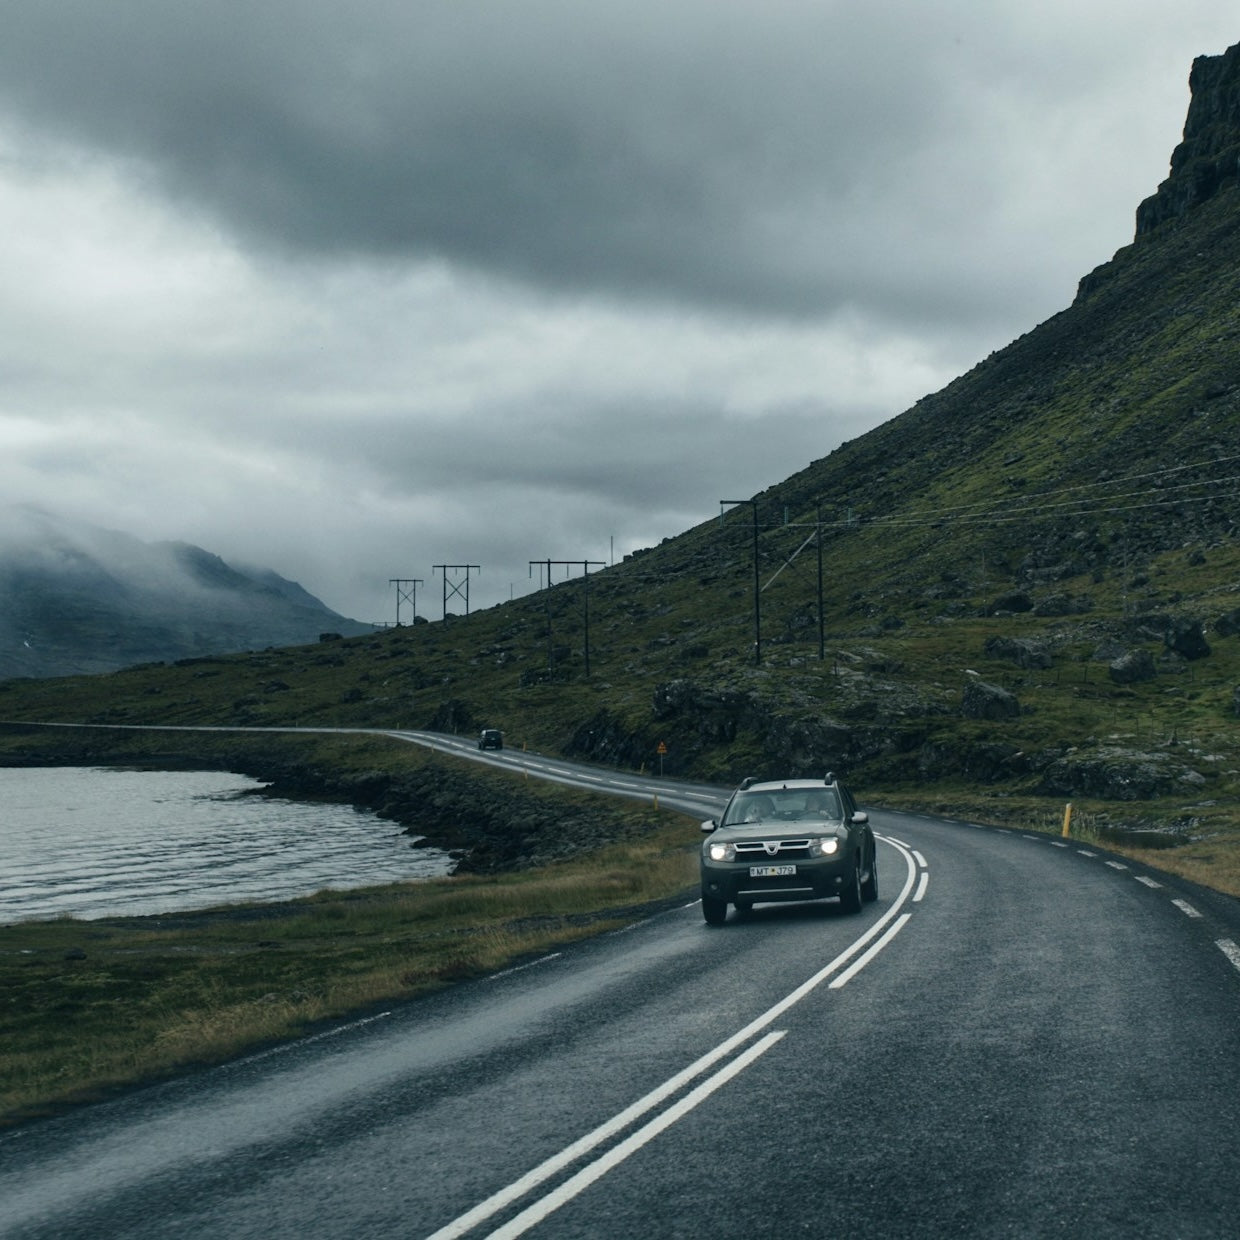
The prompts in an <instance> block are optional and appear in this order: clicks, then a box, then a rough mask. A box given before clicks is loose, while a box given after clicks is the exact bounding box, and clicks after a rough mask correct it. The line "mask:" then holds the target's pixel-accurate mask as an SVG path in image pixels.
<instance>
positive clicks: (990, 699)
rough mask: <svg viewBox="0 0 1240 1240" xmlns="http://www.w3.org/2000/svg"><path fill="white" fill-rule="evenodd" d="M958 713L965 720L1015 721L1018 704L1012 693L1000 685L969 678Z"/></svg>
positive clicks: (1017, 715) (1017, 714)
mask: <svg viewBox="0 0 1240 1240" xmlns="http://www.w3.org/2000/svg"><path fill="white" fill-rule="evenodd" d="M960 713H961V714H962V715H963V716H964V717H965V718H966V719H992V720H1002V719H1016V718H1018V717H1019V715H1020V702H1019V701H1018V700H1017V698H1016V695H1015V694H1014V693H1009V692H1008V691H1007V690H1006V689H1004V688H1002V687H1001V686H1000V685H992V684H987V683H986V681H984V680H981V679H978V678H970V680H969V681H968V683H967V684H966V685H965V687H964V693H963V694H962V695H961V699H960Z"/></svg>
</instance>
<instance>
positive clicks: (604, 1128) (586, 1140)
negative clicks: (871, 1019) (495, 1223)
mask: <svg viewBox="0 0 1240 1240" xmlns="http://www.w3.org/2000/svg"><path fill="white" fill-rule="evenodd" d="M878 838H880V839H882V840H884V842H885V843H891V842H892V841H890V840H889V839H887V838H886V837H885V836H879V837H878ZM896 848H897V851H898V852H899V853H900V854H901V856H903V857H904V862H905V866H906V867H907V872H906V875H905V880H904V887H903V888H902V889H901V891H900V894H899V896H897V897H896V900H895V902H894V903H893V904H892V906H891V908H889V909H888V910H887V911H886V912H885V913H884V914H883V915H882V917H880V918H879V919H878V920H877V921H876V922H875V923H874V924H873V925H872V926H870V927H869V928H868V929H867V930H866V931H865V933H864V934H861V935H859V936H858V937H857V938H856V939H854V940H853V942H852V943H850V944H849V945H848V946H847V947H846V948H845V949H844V950H843V951H842V952H840V954H839V955H838V956H836V957H835V959H834V960H832V961H831V962H830V963H829V964H826V965H824V966H823V967H822V968H821V969H819V970H818V972H817V973H815V974H814V975H813V976H812V977H810V978H809V979H807V980H806V981H804V982H802V983H801V984H800V985H799V986H798V987H796V988H795V989H794V990H792V991H790V992H789V993H788V994H786V995H785V996H784V997H783V998H782V999H781V1000H780V1001H779V1002H778V1003H776V1004H774V1005H773V1006H772V1007H769V1008H767V1010H766V1011H765V1012H763V1013H762V1014H761V1015H760V1016H758V1017H756V1018H755V1019H754V1020H751V1021H750V1022H749V1024H747V1025H746V1026H745V1027H744V1028H743V1029H739V1030H737V1032H736V1033H734V1034H732V1035H731V1036H730V1037H728V1038H725V1039H724V1040H723V1041H722V1042H720V1043H719V1044H718V1045H717V1046H715V1047H714V1048H713V1049H711V1050H709V1051H707V1052H706V1054H705V1055H703V1056H701V1058H699V1059H697V1060H696V1061H695V1062H694V1063H691V1064H690V1065H689V1066H688V1067H687V1068H683V1069H681V1071H680V1072H677V1073H676V1074H675V1075H674V1076H671V1077H669V1078H668V1079H667V1080H666V1081H664V1082H663V1084H662V1085H659V1086H657V1087H656V1088H655V1089H652V1090H651V1091H650V1093H648V1094H646V1095H645V1097H643V1098H639V1099H638V1100H637V1101H636V1102H634V1103H633V1104H632V1105H630V1106H628V1107H626V1108H625V1109H624V1110H623V1111H621V1112H619V1114H617V1115H615V1116H613V1117H612V1118H611V1119H609V1120H606V1121H605V1122H604V1123H602V1124H600V1125H599V1126H598V1127H597V1128H595V1129H594V1130H593V1131H592V1132H588V1133H586V1134H585V1136H583V1137H579V1138H578V1139H577V1140H576V1141H574V1142H572V1144H570V1145H567V1146H565V1147H564V1149H562V1150H560V1152H559V1153H558V1154H553V1155H552V1156H551V1157H550V1158H548V1159H546V1160H545V1161H543V1162H541V1163H540V1164H539V1165H538V1166H537V1167H534V1168H533V1169H532V1170H530V1171H527V1172H526V1173H525V1175H523V1176H521V1177H520V1178H519V1179H517V1180H514V1181H513V1182H512V1183H511V1184H509V1185H508V1186H507V1187H506V1188H501V1189H500V1190H499V1191H498V1192H496V1193H493V1194H492V1195H491V1196H490V1197H488V1198H486V1200H484V1201H480V1202H479V1203H478V1204H477V1205H476V1206H474V1207H473V1208H472V1209H470V1210H467V1211H466V1212H465V1213H464V1214H461V1215H459V1216H458V1217H457V1218H455V1219H453V1220H452V1221H451V1222H450V1223H447V1224H446V1225H445V1226H443V1227H441V1228H440V1229H439V1230H438V1231H436V1232H433V1233H432V1234H431V1235H430V1236H428V1237H427V1240H455V1238H456V1237H459V1236H463V1235H464V1234H465V1233H466V1232H468V1231H470V1230H471V1229H473V1228H474V1227H477V1226H478V1225H479V1224H480V1223H482V1222H484V1221H485V1220H486V1219H488V1218H491V1217H492V1216H493V1215H495V1214H498V1213H499V1212H500V1211H501V1210H503V1209H506V1208H507V1207H508V1206H510V1205H512V1204H513V1203H514V1202H516V1201H518V1200H520V1199H521V1198H522V1197H524V1196H525V1195H526V1194H527V1193H530V1192H533V1190H534V1189H536V1188H537V1187H538V1186H539V1185H540V1184H543V1183H545V1182H546V1181H547V1180H549V1179H550V1178H551V1177H552V1176H554V1175H557V1174H558V1173H559V1172H561V1171H563V1170H564V1169H565V1168H566V1167H568V1166H569V1165H570V1164H572V1163H574V1162H576V1161H577V1159H579V1158H582V1157H584V1156H585V1155H586V1154H588V1153H590V1151H591V1150H593V1149H595V1148H597V1147H598V1146H600V1145H602V1144H603V1142H604V1141H609V1140H611V1139H612V1138H613V1137H615V1136H618V1135H619V1134H620V1133H621V1132H622V1131H623V1130H624V1129H625V1128H627V1127H628V1126H629V1125H630V1124H632V1123H634V1122H635V1121H636V1120H638V1119H640V1118H641V1117H642V1116H643V1115H645V1114H646V1113H647V1112H648V1111H652V1110H654V1109H655V1108H656V1107H658V1106H662V1105H663V1103H665V1102H666V1101H667V1100H668V1099H669V1098H671V1097H672V1096H673V1095H674V1094H676V1093H678V1092H679V1091H680V1090H681V1089H683V1088H684V1086H686V1085H687V1084H688V1083H689V1082H690V1081H692V1080H693V1079H695V1078H696V1077H699V1076H701V1075H702V1073H703V1072H706V1071H707V1070H708V1069H710V1068H712V1067H713V1066H714V1065H715V1064H716V1063H718V1062H719V1061H720V1060H721V1059H724V1058H726V1057H727V1056H729V1055H731V1054H732V1053H733V1052H734V1051H736V1050H737V1048H739V1047H741V1046H743V1045H744V1044H745V1043H746V1042H748V1041H750V1040H751V1039H752V1038H754V1037H756V1036H757V1035H758V1034H759V1033H762V1032H763V1031H764V1030H765V1029H767V1027H768V1026H770V1025H772V1024H774V1023H775V1021H777V1020H778V1019H779V1018H780V1017H781V1016H782V1015H783V1014H784V1013H785V1012H786V1011H788V1009H789V1008H791V1007H794V1006H795V1005H796V1004H798V1003H800V1002H801V1000H802V999H804V998H805V997H806V996H807V995H809V994H810V993H812V992H813V991H814V990H816V989H817V988H818V987H819V986H820V985H822V983H823V982H825V981H826V980H827V979H828V978H829V977H832V976H833V975H834V974H835V973H837V972H838V971H839V970H840V969H842V968H843V967H844V966H845V965H846V964H847V963H848V962H849V961H850V960H852V958H853V957H854V956H855V955H856V954H857V953H858V952H859V951H861V950H862V949H863V948H864V947H866V945H867V944H869V943H870V942H871V940H873V939H875V938H877V937H878V936H879V935H880V934H881V933H882V932H883V930H885V929H886V927H887V926H888V924H889V923H890V922H892V921H893V920H894V919H895V918H897V917H899V916H903V917H904V918H906V919H907V917H908V916H909V914H907V913H905V914H901V913H900V910H901V908H903V906H904V905H905V904H906V903H907V902H908V899H909V895H910V893H911V892H912V889H913V880H914V878H915V876H916V873H917V871H916V869H915V867H914V864H913V858H912V856H911V855H910V853H909V851H908V849H907V848H902V847H899V846H896ZM900 925H901V927H902V926H903V922H901V923H900ZM891 937H893V936H892V935H888V936H885V937H884V940H883V944H882V945H883V946H885V945H886V943H888V942H890V940H891ZM878 950H879V948H878V947H876V948H875V950H874V951H871V952H868V953H866V963H868V962H869V961H870V960H871V959H873V957H874V955H876V954H877V951H878ZM858 967H860V965H858ZM855 971H856V970H855V969H854V970H852V972H855ZM604 1170H606V1168H604ZM531 1208H533V1207H531ZM514 1221H515V1220H514ZM497 1234H500V1233H497Z"/></svg>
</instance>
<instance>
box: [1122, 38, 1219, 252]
mask: <svg viewBox="0 0 1240 1240" xmlns="http://www.w3.org/2000/svg"><path fill="white" fill-rule="evenodd" d="M1188 84H1189V89H1190V90H1191V92H1192V98H1191V101H1190V103H1189V107H1188V118H1187V119H1186V121H1185V123H1184V140H1183V142H1181V143H1180V145H1179V146H1177V147H1176V148H1175V151H1174V152H1173V153H1172V155H1171V175H1170V176H1169V177H1168V178H1167V179H1166V180H1165V181H1164V182H1163V183H1162V184H1161V185H1160V186H1159V187H1158V192H1157V193H1155V194H1153V195H1151V196H1150V197H1149V198H1147V199H1146V200H1145V201H1144V202H1143V203H1141V205H1140V206H1139V207H1138V208H1137V236H1138V237H1141V236H1144V235H1145V234H1147V233H1151V232H1153V231H1155V229H1158V228H1161V227H1162V226H1163V225H1164V224H1166V223H1168V222H1169V221H1171V220H1176V219H1179V218H1181V217H1182V216H1184V215H1186V214H1187V213H1188V212H1189V211H1191V210H1192V209H1193V208H1194V207H1197V206H1200V205H1201V204H1202V203H1203V202H1207V201H1208V200H1209V199H1211V198H1213V197H1214V195H1215V194H1217V193H1218V192H1219V191H1220V190H1221V189H1224V188H1227V187H1229V186H1231V187H1234V186H1236V185H1237V183H1240V43H1238V44H1236V45H1235V46H1234V47H1230V48H1228V49H1227V51H1226V52H1224V53H1223V54H1222V55H1221V56H1198V57H1197V59H1196V60H1194V61H1193V68H1192V72H1191V73H1190V74H1189V78H1188Z"/></svg>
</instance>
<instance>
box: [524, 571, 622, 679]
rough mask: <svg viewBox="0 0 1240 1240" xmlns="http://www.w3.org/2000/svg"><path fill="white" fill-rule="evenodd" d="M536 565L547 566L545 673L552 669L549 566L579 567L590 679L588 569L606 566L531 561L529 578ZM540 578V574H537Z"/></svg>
mask: <svg viewBox="0 0 1240 1240" xmlns="http://www.w3.org/2000/svg"><path fill="white" fill-rule="evenodd" d="M535 564H537V565H538V566H539V568H541V567H542V566H543V565H544V564H545V565H546V566H547V671H551V668H552V661H553V660H552V645H551V592H550V591H551V566H552V565H553V564H556V565H564V566H565V567H566V568H575V567H576V566H577V565H578V564H580V565H581V570H582V576H583V578H584V581H583V592H582V610H583V614H584V619H585V655H586V679H587V680H589V679H590V567H591V565H594V566H595V567H597V568H606V567H607V564H606V562H605V561H604V560H551V559H547V560H531V561H530V576H531V577H532V576H533V575H534V565H535ZM539 575H540V576H541V573H540V574H539Z"/></svg>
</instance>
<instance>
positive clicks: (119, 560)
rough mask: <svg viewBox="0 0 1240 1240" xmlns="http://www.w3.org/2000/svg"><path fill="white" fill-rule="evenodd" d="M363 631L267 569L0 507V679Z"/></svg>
mask: <svg viewBox="0 0 1240 1240" xmlns="http://www.w3.org/2000/svg"><path fill="white" fill-rule="evenodd" d="M370 631H371V626H370V625H368V624H362V623H360V622H358V621H356V620H349V619H346V618H345V617H344V616H341V615H338V614H337V613H336V612H334V611H332V610H331V609H330V608H328V607H326V606H324V604H323V603H321V602H320V601H319V600H318V599H316V598H315V597H314V596H313V595H311V594H309V593H307V592H306V591H305V590H303V589H302V587H301V586H299V585H298V584H297V583H296V582H294V581H288V580H286V579H285V578H283V577H281V576H279V575H278V574H277V573H275V572H272V571H271V570H270V569H266V568H252V567H248V566H240V565H230V564H227V563H225V561H224V560H222V559H221V558H220V557H219V556H218V555H213V554H212V553H211V552H209V551H204V550H203V549H202V548H201V547H195V546H191V545H190V544H188V543H181V542H161V543H145V542H142V541H141V540H139V539H137V538H134V537H132V536H131V535H129V534H124V533H120V532H118V531H115V530H106V529H101V528H99V527H97V526H93V525H89V524H85V523H82V522H74V521H69V520H66V519H64V518H62V517H59V516H56V515H53V514H52V513H49V512H45V511H43V510H41V509H39V508H35V507H33V506H28V505H18V506H15V507H12V508H9V509H7V510H5V511H3V512H2V513H0V678H6V677H12V676H65V675H73V674H76V673H81V672H107V671H114V670H115V669H117V668H120V667H126V666H129V665H131V664H134V663H149V662H159V661H173V660H176V659H183V658H192V657H195V656H200V655H211V654H223V653H227V652H229V651H236V650H255V649H260V650H261V649H264V648H266V647H267V646H290V645H302V644H305V643H307V642H314V641H317V640H318V638H319V636H320V634H322V633H324V632H333V633H340V634H342V635H343V636H356V635H358V634H361V633H368V632H370Z"/></svg>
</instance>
